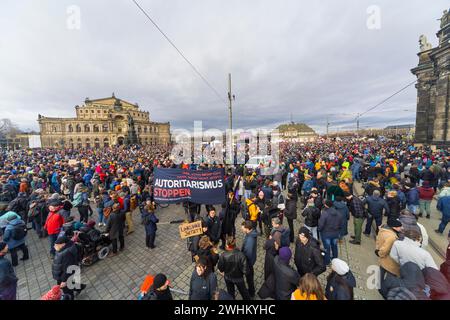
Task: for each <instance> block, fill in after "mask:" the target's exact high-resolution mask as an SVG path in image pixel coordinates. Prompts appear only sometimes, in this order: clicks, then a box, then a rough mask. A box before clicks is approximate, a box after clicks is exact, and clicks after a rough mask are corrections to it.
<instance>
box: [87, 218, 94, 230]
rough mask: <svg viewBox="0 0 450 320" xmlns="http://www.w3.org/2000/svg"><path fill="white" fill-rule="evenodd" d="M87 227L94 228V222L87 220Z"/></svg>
mask: <svg viewBox="0 0 450 320" xmlns="http://www.w3.org/2000/svg"><path fill="white" fill-rule="evenodd" d="M87 225H88V227H90V228H92V227H95V221H94V220H89V221H88V223H87Z"/></svg>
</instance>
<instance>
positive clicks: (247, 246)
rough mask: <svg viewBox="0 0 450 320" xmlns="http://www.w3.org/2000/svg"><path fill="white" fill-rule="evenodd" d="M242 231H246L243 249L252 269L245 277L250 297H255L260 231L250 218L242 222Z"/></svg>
mask: <svg viewBox="0 0 450 320" xmlns="http://www.w3.org/2000/svg"><path fill="white" fill-rule="evenodd" d="M242 231H243V232H244V234H245V237H244V243H243V244H242V250H241V251H242V252H243V253H244V255H245V257H246V258H247V265H248V268H249V269H250V272H249V273H247V274H246V275H245V278H246V280H247V285H248V293H249V294H250V297H254V296H255V292H256V291H255V281H254V270H253V266H254V265H255V263H256V249H257V240H258V232H257V231H256V229H255V227H254V224H253V222H251V221H249V220H247V221H244V222H242Z"/></svg>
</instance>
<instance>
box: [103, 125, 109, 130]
mask: <svg viewBox="0 0 450 320" xmlns="http://www.w3.org/2000/svg"><path fill="white" fill-rule="evenodd" d="M108 131H109V127H108V125H107V124H104V125H103V132H108Z"/></svg>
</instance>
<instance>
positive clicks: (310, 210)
mask: <svg viewBox="0 0 450 320" xmlns="http://www.w3.org/2000/svg"><path fill="white" fill-rule="evenodd" d="M302 216H303V217H305V226H306V227H307V228H308V229H309V230H310V231H311V233H312V236H313V237H314V238H315V239H317V240H318V239H319V233H318V232H317V226H318V225H319V219H320V210H319V209H318V208H317V207H316V206H315V205H314V200H313V199H310V200H308V203H307V205H306V208H305V209H304V210H303V212H302Z"/></svg>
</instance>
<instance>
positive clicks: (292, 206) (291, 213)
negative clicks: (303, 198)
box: [284, 199, 297, 220]
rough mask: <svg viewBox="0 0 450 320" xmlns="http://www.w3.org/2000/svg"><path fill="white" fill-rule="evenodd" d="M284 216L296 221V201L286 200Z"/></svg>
mask: <svg viewBox="0 0 450 320" xmlns="http://www.w3.org/2000/svg"><path fill="white" fill-rule="evenodd" d="M284 216H285V217H286V218H287V219H291V220H295V219H297V199H286V208H285V210H284Z"/></svg>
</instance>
